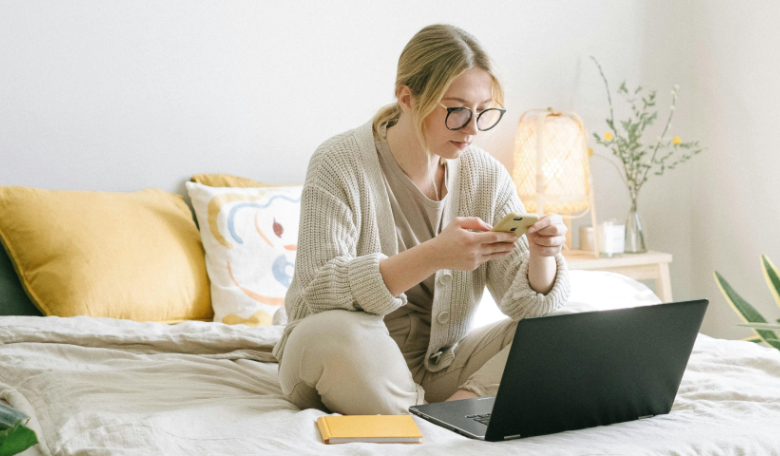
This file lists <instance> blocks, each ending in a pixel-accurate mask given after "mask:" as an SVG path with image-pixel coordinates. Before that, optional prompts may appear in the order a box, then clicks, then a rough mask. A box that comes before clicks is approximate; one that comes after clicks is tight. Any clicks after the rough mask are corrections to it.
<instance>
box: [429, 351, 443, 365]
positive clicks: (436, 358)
mask: <svg viewBox="0 0 780 456" xmlns="http://www.w3.org/2000/svg"><path fill="white" fill-rule="evenodd" d="M442 353H444V351H443V350H439V351H437V352H436V353H434V354H432V355H431V357H430V358H428V361H429V362H430V363H431V364H433V365H436V364H439V359H440V358H441V355H442Z"/></svg>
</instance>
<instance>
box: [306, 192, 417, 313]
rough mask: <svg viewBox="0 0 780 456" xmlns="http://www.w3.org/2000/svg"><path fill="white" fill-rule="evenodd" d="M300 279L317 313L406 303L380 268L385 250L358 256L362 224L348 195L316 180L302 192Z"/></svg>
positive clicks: (373, 310)
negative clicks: (342, 196)
mask: <svg viewBox="0 0 780 456" xmlns="http://www.w3.org/2000/svg"><path fill="white" fill-rule="evenodd" d="M298 236H299V237H298V251H297V253H296V260H295V283H296V285H295V286H297V287H299V292H300V295H301V297H302V298H303V304H304V305H306V306H307V307H308V309H309V310H310V311H311V313H319V312H324V311H327V310H336V309H343V310H351V311H355V310H363V311H366V312H369V313H373V314H377V315H386V314H388V313H390V312H392V311H394V310H396V309H398V308H399V307H401V306H403V305H405V304H406V295H404V294H402V295H400V296H399V297H394V296H393V295H392V294H390V291H389V290H388V289H387V286H386V285H385V282H384V279H383V277H382V274H381V273H380V272H379V262H380V261H381V260H382V259H384V258H387V256H386V255H384V254H382V253H379V252H377V253H371V254H368V255H362V256H357V254H356V249H357V244H358V241H359V239H358V238H359V229H358V227H357V226H356V220H355V218H354V214H353V211H352V210H351V209H350V207H349V205H348V204H347V203H346V202H345V201H343V200H342V199H339V198H337V197H336V196H334V195H333V194H331V193H330V192H328V191H327V190H325V189H323V188H320V187H318V186H316V185H306V186H304V189H303V195H302V197H301V223H300V228H299V234H298Z"/></svg>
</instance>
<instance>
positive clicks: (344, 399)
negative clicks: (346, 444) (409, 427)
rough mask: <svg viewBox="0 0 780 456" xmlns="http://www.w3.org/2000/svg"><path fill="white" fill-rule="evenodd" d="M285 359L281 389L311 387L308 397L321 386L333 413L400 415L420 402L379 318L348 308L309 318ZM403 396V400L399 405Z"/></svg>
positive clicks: (294, 335) (290, 341)
mask: <svg viewBox="0 0 780 456" xmlns="http://www.w3.org/2000/svg"><path fill="white" fill-rule="evenodd" d="M283 358H284V361H283V362H282V364H281V366H280V372H279V373H280V381H281V383H282V390H283V391H285V393H286V394H288V395H289V394H290V393H292V392H293V391H292V390H293V388H295V389H297V390H301V391H302V390H305V389H307V388H310V389H311V390H312V391H310V393H309V394H307V396H308V395H310V394H311V393H313V391H315V390H316V392H317V394H318V395H319V396H320V397H321V400H322V402H321V403H324V404H325V405H326V406H327V407H328V408H329V409H331V410H332V411H337V412H339V413H346V414H354V413H367V412H371V411H373V413H387V412H388V410H390V409H392V410H396V411H395V412H394V413H398V410H405V409H406V407H407V406H408V405H414V403H415V401H416V396H417V386H416V385H415V384H414V380H413V379H412V376H411V372H409V370H408V368H407V366H406V362H405V360H404V358H403V355H402V354H401V352H400V350H399V349H398V346H397V345H396V344H395V342H394V341H393V339H392V338H390V336H389V334H388V332H387V328H386V327H385V326H384V321H383V319H382V317H380V316H376V315H372V314H367V313H365V312H348V311H328V312H323V313H320V314H316V315H310V316H307V317H306V318H304V319H303V320H302V321H301V322H300V323H299V324H298V326H297V327H296V328H295V329H294V330H293V332H292V333H291V334H290V338H289V339H288V342H287V347H285V352H284V355H283ZM304 384H305V385H306V386H305V387H304ZM399 388H400V390H401V391H398V390H399ZM388 390H390V397H388ZM406 390H408V392H407V391H406ZM402 391H404V392H402ZM399 393H400V394H399ZM309 399H311V398H309ZM399 400H400V401H401V402H404V404H399V405H396V403H397V402H399ZM307 401H308V402H312V403H313V401H311V400H307ZM409 401H411V402H410V404H406V402H409ZM318 408H319V407H318ZM377 410H378V411H377Z"/></svg>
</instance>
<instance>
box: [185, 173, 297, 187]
mask: <svg viewBox="0 0 780 456" xmlns="http://www.w3.org/2000/svg"><path fill="white" fill-rule="evenodd" d="M190 180H191V181H192V182H195V183H196V184H201V185H208V186H209V187H238V188H253V187H289V186H291V185H294V184H265V183H262V182H257V181H255V180H252V179H249V178H246V177H239V176H234V175H232V174H219V173H214V174H195V175H194V176H192V178H191V179H190Z"/></svg>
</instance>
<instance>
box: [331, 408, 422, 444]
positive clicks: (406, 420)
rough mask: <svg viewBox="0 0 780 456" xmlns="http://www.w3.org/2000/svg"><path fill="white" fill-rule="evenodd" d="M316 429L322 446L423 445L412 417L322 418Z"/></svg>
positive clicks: (353, 416)
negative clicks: (328, 444)
mask: <svg viewBox="0 0 780 456" xmlns="http://www.w3.org/2000/svg"><path fill="white" fill-rule="evenodd" d="M317 428H319V430H320V435H322V440H323V441H324V442H325V443H349V442H368V443H422V434H421V433H420V429H418V428H417V424H415V422H414V420H413V419H412V417H411V415H344V416H321V417H319V418H317Z"/></svg>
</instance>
